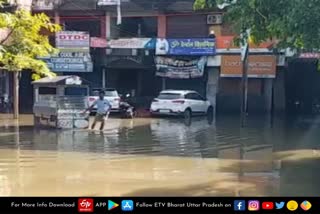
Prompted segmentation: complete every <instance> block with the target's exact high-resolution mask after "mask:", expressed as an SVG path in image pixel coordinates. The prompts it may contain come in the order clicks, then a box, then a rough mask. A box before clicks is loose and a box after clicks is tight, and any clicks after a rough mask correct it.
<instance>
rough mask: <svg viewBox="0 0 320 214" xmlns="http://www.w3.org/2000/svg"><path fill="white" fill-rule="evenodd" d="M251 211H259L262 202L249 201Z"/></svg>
mask: <svg viewBox="0 0 320 214" xmlns="http://www.w3.org/2000/svg"><path fill="white" fill-rule="evenodd" d="M248 210H249V211H258V210H260V202H259V201H256V200H252V201H249V203H248Z"/></svg>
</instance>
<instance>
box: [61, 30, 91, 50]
mask: <svg viewBox="0 0 320 214" xmlns="http://www.w3.org/2000/svg"><path fill="white" fill-rule="evenodd" d="M56 46H57V48H59V49H70V48H77V49H88V50H89V48H90V35H89V33H88V32H82V31H61V32H59V33H57V35H56Z"/></svg>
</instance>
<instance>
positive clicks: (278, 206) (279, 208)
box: [276, 201, 284, 210]
mask: <svg viewBox="0 0 320 214" xmlns="http://www.w3.org/2000/svg"><path fill="white" fill-rule="evenodd" d="M283 207H284V202H283V201H281V202H279V203H277V202H276V208H277V210H281V209H282V208H283Z"/></svg>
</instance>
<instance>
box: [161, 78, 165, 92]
mask: <svg viewBox="0 0 320 214" xmlns="http://www.w3.org/2000/svg"><path fill="white" fill-rule="evenodd" d="M162 90H166V78H165V77H163V78H162Z"/></svg>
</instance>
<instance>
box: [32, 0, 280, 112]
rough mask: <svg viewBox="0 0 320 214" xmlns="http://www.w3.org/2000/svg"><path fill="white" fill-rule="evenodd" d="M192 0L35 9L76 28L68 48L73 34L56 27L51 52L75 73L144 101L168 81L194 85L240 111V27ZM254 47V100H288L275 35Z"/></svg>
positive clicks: (259, 105) (49, 2) (113, 0)
mask: <svg viewBox="0 0 320 214" xmlns="http://www.w3.org/2000/svg"><path fill="white" fill-rule="evenodd" d="M193 3H194V1H193V0H177V1H159V0H150V1H147V2H146V1H142V0H122V1H121V4H120V5H119V4H118V1H117V0H71V1H65V0H34V2H33V11H34V13H39V12H45V13H46V14H48V15H49V16H50V17H51V18H52V20H53V21H54V22H56V23H57V24H61V25H62V26H63V32H62V33H61V34H63V33H66V34H68V33H71V34H73V35H77V36H76V37H73V40H72V39H71V43H72V42H73V45H72V44H71V46H72V47H71V46H69V48H70V47H71V48H70V49H69V50H66V49H64V47H62V46H59V45H60V43H61V42H63V41H62V40H63V38H67V37H59V38H58V40H57V36H54V35H52V43H53V44H54V45H55V46H56V47H58V48H59V49H62V50H61V53H60V54H61V55H60V56H58V57H55V58H54V59H51V58H50V59H47V60H48V63H49V64H50V66H51V68H52V70H53V71H55V72H57V73H58V74H71V73H72V74H76V75H79V76H81V77H82V78H85V79H87V80H88V81H89V82H91V86H92V87H103V88H105V87H108V88H110V87H112V88H116V89H117V90H118V91H119V92H120V93H121V94H124V93H131V94H132V95H133V96H134V97H135V98H136V100H137V103H139V105H141V107H145V108H147V107H148V106H149V104H150V101H151V99H152V98H153V97H155V96H156V95H157V94H158V93H159V91H161V90H163V89H191V90H196V91H198V92H199V93H200V94H201V95H202V96H204V97H207V98H208V99H209V100H210V101H211V102H212V103H213V104H214V105H215V106H216V103H217V105H218V106H217V109H218V110H219V112H237V111H238V110H240V97H241V95H240V93H239V91H240V90H239V87H240V83H241V73H242V70H241V67H242V66H241V62H240V60H239V59H240V48H239V47H236V46H233V45H232V38H233V32H232V29H230V27H229V26H228V25H226V24H224V22H223V20H222V11H214V12H210V13H209V12H195V11H194V10H193ZM120 23H121V24H120ZM77 32H78V34H79V32H82V33H87V35H88V36H89V38H90V41H89V43H86V44H88V47H87V48H86V51H84V50H83V49H81V50H79V48H84V47H83V46H82V47H79V45H80V44H83V43H81V42H83V41H80V40H81V36H80V35H78V34H77ZM211 32H214V34H215V35H214V36H213V35H210V34H212V33H211ZM212 36H213V37H212ZM70 38H71V37H70ZM67 40H68V38H67V39H66V41H67ZM57 42H59V44H57ZM67 42H70V41H67ZM84 52H85V54H84ZM250 54H252V55H253V56H250V59H249V60H250V61H251V62H250V63H251V64H250V65H249V74H250V72H251V75H249V77H250V80H249V95H250V96H249V108H250V109H256V110H257V112H259V111H260V112H264V111H270V109H271V108H272V106H273V103H274V101H275V100H277V99H278V100H280V101H281V96H282V95H281V93H282V92H278V91H280V90H281V84H282V80H281V78H282V77H281V73H282V71H281V69H279V68H281V67H282V66H283V65H284V61H283V57H282V56H281V54H275V53H274V52H273V51H272V44H269V43H268V44H262V45H261V46H259V47H253V48H252V49H251V50H250ZM72 62H76V63H72ZM250 69H251V70H250ZM79 71H81V72H79ZM279 76H280V77H279ZM278 85H279V86H278ZM277 88H279V89H277ZM275 91H277V92H275ZM275 94H276V95H275ZM278 96H280V98H276V97H278ZM279 106H281V104H279ZM249 111H250V110H249Z"/></svg>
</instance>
